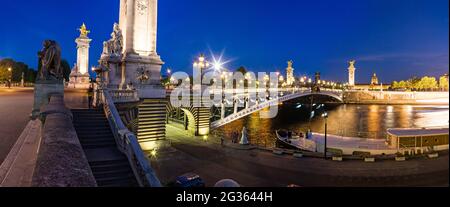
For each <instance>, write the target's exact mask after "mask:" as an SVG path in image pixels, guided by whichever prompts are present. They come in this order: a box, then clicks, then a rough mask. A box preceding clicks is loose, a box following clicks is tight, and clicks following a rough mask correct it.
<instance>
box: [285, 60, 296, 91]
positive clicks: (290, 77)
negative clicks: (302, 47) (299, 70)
mask: <svg viewBox="0 0 450 207" xmlns="http://www.w3.org/2000/svg"><path fill="white" fill-rule="evenodd" d="M293 64H294V62H293V61H292V60H290V61H288V67H287V68H286V84H287V85H288V86H292V85H293V84H294V83H295V76H294V68H293V67H292V65H293Z"/></svg>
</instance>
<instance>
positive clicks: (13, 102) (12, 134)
mask: <svg viewBox="0 0 450 207" xmlns="http://www.w3.org/2000/svg"><path fill="white" fill-rule="evenodd" d="M64 95H65V102H66V105H67V107H69V108H77V109H80V108H87V93H86V91H85V90H67V91H66V92H65V94H64ZM33 100H34V90H33V88H11V89H8V88H2V87H0V163H2V162H3V160H4V159H5V158H6V156H7V155H8V153H9V152H10V150H11V148H12V147H13V145H14V144H15V143H16V141H17V139H18V138H19V136H20V135H21V133H22V131H23V130H24V129H25V126H26V125H27V123H28V122H29V121H30V118H29V116H30V113H31V109H32V107H33Z"/></svg>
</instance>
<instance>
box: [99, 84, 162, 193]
mask: <svg viewBox="0 0 450 207" xmlns="http://www.w3.org/2000/svg"><path fill="white" fill-rule="evenodd" d="M101 96H102V102H103V108H104V110H105V114H106V117H107V118H108V121H109V123H110V126H111V127H112V129H113V134H114V138H115V139H116V143H117V145H118V148H119V150H120V151H121V152H122V153H124V154H125V155H126V156H127V158H128V161H129V163H130V164H131V168H132V169H133V172H134V174H135V176H136V178H137V180H138V183H139V185H140V186H141V187H161V186H162V185H161V182H160V181H159V179H158V178H157V176H156V174H155V172H154V171H153V169H152V167H151V165H150V161H149V160H148V158H147V156H146V155H145V153H144V152H143V150H142V148H141V146H140V144H139V142H138V139H137V137H136V135H134V134H133V133H132V132H131V131H130V130H128V128H126V127H125V125H124V123H123V122H122V119H121V118H120V115H119V112H118V111H117V108H116V106H115V105H114V101H113V99H112V97H111V95H110V92H109V91H108V90H106V89H103V90H102V92H101Z"/></svg>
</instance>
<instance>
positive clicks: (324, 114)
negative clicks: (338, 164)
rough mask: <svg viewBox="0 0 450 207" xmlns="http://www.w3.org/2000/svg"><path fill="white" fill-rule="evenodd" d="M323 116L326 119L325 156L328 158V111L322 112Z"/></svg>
mask: <svg viewBox="0 0 450 207" xmlns="http://www.w3.org/2000/svg"><path fill="white" fill-rule="evenodd" d="M322 117H323V118H324V119H325V144H324V150H323V151H324V158H325V159H327V141H328V140H327V130H328V113H327V112H325V113H323V114H322Z"/></svg>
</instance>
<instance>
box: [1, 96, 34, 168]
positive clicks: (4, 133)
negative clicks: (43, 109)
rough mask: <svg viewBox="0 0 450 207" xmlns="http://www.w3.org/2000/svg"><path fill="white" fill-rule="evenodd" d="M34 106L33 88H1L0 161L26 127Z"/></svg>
mask: <svg viewBox="0 0 450 207" xmlns="http://www.w3.org/2000/svg"><path fill="white" fill-rule="evenodd" d="M32 107H33V89H23V88H12V89H7V88H0V163H2V162H3V160H4V159H5V158H6V156H7V155H8V153H9V151H10V150H11V148H12V146H13V145H14V143H16V141H17V139H18V138H19V136H20V134H21V133H22V131H23V130H24V129H25V126H26V125H27V123H28V121H29V120H30V118H29V116H30V113H31V109H32Z"/></svg>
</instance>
